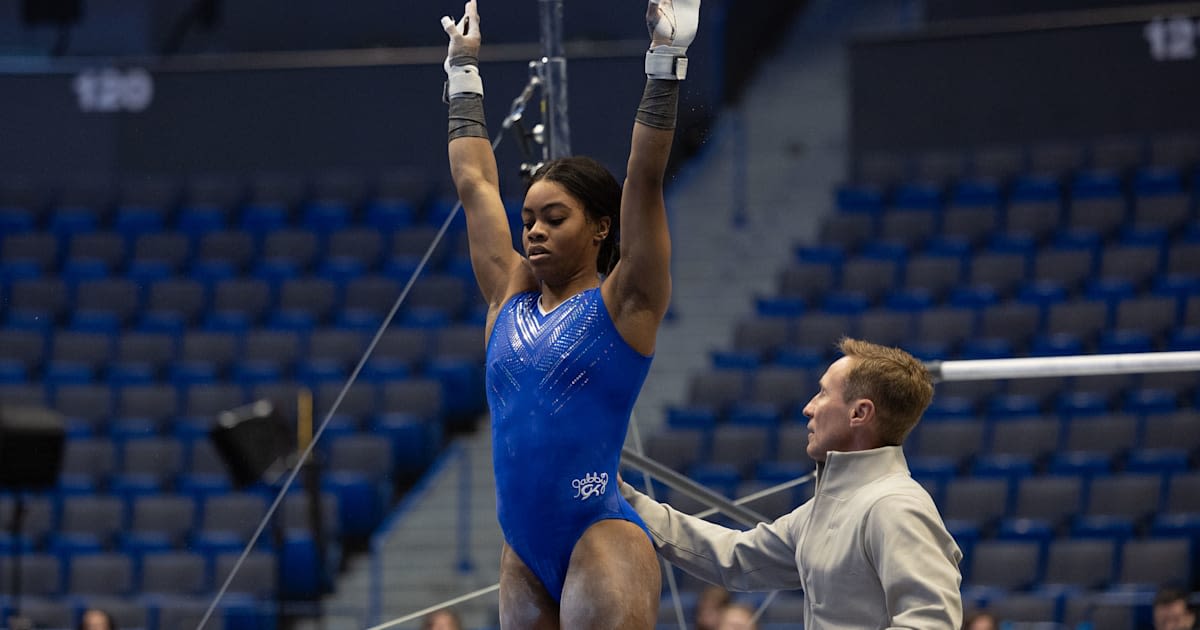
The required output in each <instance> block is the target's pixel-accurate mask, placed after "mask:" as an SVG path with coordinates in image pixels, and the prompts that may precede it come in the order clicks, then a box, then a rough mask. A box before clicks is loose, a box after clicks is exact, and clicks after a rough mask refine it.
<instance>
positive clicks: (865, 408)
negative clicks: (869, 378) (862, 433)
mask: <svg viewBox="0 0 1200 630" xmlns="http://www.w3.org/2000/svg"><path fill="white" fill-rule="evenodd" d="M874 422H875V402H874V401H872V400H871V399H870V398H859V399H858V400H856V401H854V404H853V405H852V406H851V407H850V426H852V427H856V426H866V425H868V424H872V423H874Z"/></svg>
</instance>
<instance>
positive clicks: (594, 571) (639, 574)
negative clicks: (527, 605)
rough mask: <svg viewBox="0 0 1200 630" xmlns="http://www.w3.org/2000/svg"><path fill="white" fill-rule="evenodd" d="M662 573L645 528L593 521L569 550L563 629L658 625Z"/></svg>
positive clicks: (634, 628) (562, 604) (623, 522)
mask: <svg viewBox="0 0 1200 630" xmlns="http://www.w3.org/2000/svg"><path fill="white" fill-rule="evenodd" d="M661 596H662V573H661V571H660V569H659V564H658V558H657V556H656V555H655V553H654V547H653V546H652V545H651V544H650V539H649V537H648V536H647V535H646V532H645V531H644V530H643V529H642V528H641V527H639V526H638V525H637V524H635V523H632V522H630V521H626V520H620V519H606V520H602V521H599V522H597V523H594V524H593V525H592V526H591V527H589V528H588V529H587V531H586V532H584V534H583V536H582V537H581V538H580V539H579V542H577V543H576V544H575V549H574V551H573V552H572V553H571V565H570V568H569V569H568V570H567V580H566V583H565V584H564V585H563V593H562V601H561V602H560V610H561V612H560V616H561V621H562V627H563V628H571V629H572V630H575V629H577V628H578V629H584V630H607V629H614V630H615V629H618V628H620V629H632V630H638V629H645V630H650V629H652V628H654V624H655V622H656V621H657V619H658V601H659V598H660V597H661Z"/></svg>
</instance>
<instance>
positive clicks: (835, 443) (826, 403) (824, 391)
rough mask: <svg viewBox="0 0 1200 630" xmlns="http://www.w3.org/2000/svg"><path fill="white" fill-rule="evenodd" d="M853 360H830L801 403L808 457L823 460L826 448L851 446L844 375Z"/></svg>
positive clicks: (834, 449)
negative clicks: (809, 396) (815, 387)
mask: <svg viewBox="0 0 1200 630" xmlns="http://www.w3.org/2000/svg"><path fill="white" fill-rule="evenodd" d="M853 361H854V359H852V358H851V357H842V358H840V359H838V360H837V361H834V362H833V364H832V365H830V366H829V369H827V370H825V374H823V375H822V376H821V380H820V383H819V384H820V389H818V390H817V394H816V395H815V396H813V397H812V400H810V401H808V404H807V405H805V406H804V415H805V417H807V418H808V449H807V451H808V456H809V457H811V458H812V459H813V461H818V462H823V461H825V457H826V456H827V455H828V454H829V451H847V450H850V447H851V445H852V435H853V434H852V431H851V424H850V421H851V419H852V414H853V411H854V405H853V404H852V403H853V401H850V402H847V401H846V398H845V393H846V376H847V375H848V374H849V373H850V368H851V367H853V363H852V362H853Z"/></svg>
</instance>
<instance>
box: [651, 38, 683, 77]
mask: <svg viewBox="0 0 1200 630" xmlns="http://www.w3.org/2000/svg"><path fill="white" fill-rule="evenodd" d="M687 68H688V59H687V49H686V48H680V47H678V46H655V47H654V48H651V49H650V50H648V51H646V76H647V77H649V78H651V79H665V80H667V81H682V80H684V79H686V78H687Z"/></svg>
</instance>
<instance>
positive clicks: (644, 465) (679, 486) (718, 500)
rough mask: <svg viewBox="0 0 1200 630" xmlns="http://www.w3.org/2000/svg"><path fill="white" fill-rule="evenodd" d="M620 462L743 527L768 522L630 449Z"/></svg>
mask: <svg viewBox="0 0 1200 630" xmlns="http://www.w3.org/2000/svg"><path fill="white" fill-rule="evenodd" d="M621 461H622V463H624V464H625V465H626V466H632V467H633V468H637V469H639V470H641V471H642V472H644V473H646V474H648V475H650V476H651V477H655V478H657V479H658V480H659V481H661V482H663V483H664V484H666V485H667V487H668V488H671V489H672V490H675V491H676V492H680V493H682V494H684V495H685V496H688V497H690V498H692V499H694V500H696V501H699V502H701V503H703V504H705V505H708V506H712V507H714V508H716V509H717V510H719V511H720V512H721V513H723V514H725V515H726V516H728V517H729V518H732V519H733V520H735V521H737V522H738V523H741V524H742V525H745V526H746V527H754V526H755V525H758V524H759V523H763V522H766V521H769V520H770V519H768V518H767V517H765V516H763V515H761V514H759V513H758V512H755V511H754V510H751V509H750V508H745V507H742V506H740V505H738V504H736V503H734V502H733V501H730V500H729V499H726V498H725V497H723V496H721V495H719V494H717V493H716V492H713V491H712V490H709V489H708V488H705V487H704V486H702V485H700V484H698V483H696V482H695V481H692V480H691V479H688V478H687V477H685V476H683V475H681V474H679V473H677V472H675V471H674V470H671V469H670V468H668V467H666V466H664V465H663V464H661V463H659V462H656V461H654V460H653V459H650V458H649V457H646V456H645V455H642V454H641V453H637V452H635V451H634V450H633V449H631V448H628V447H626V448H624V449H622V450H621Z"/></svg>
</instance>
